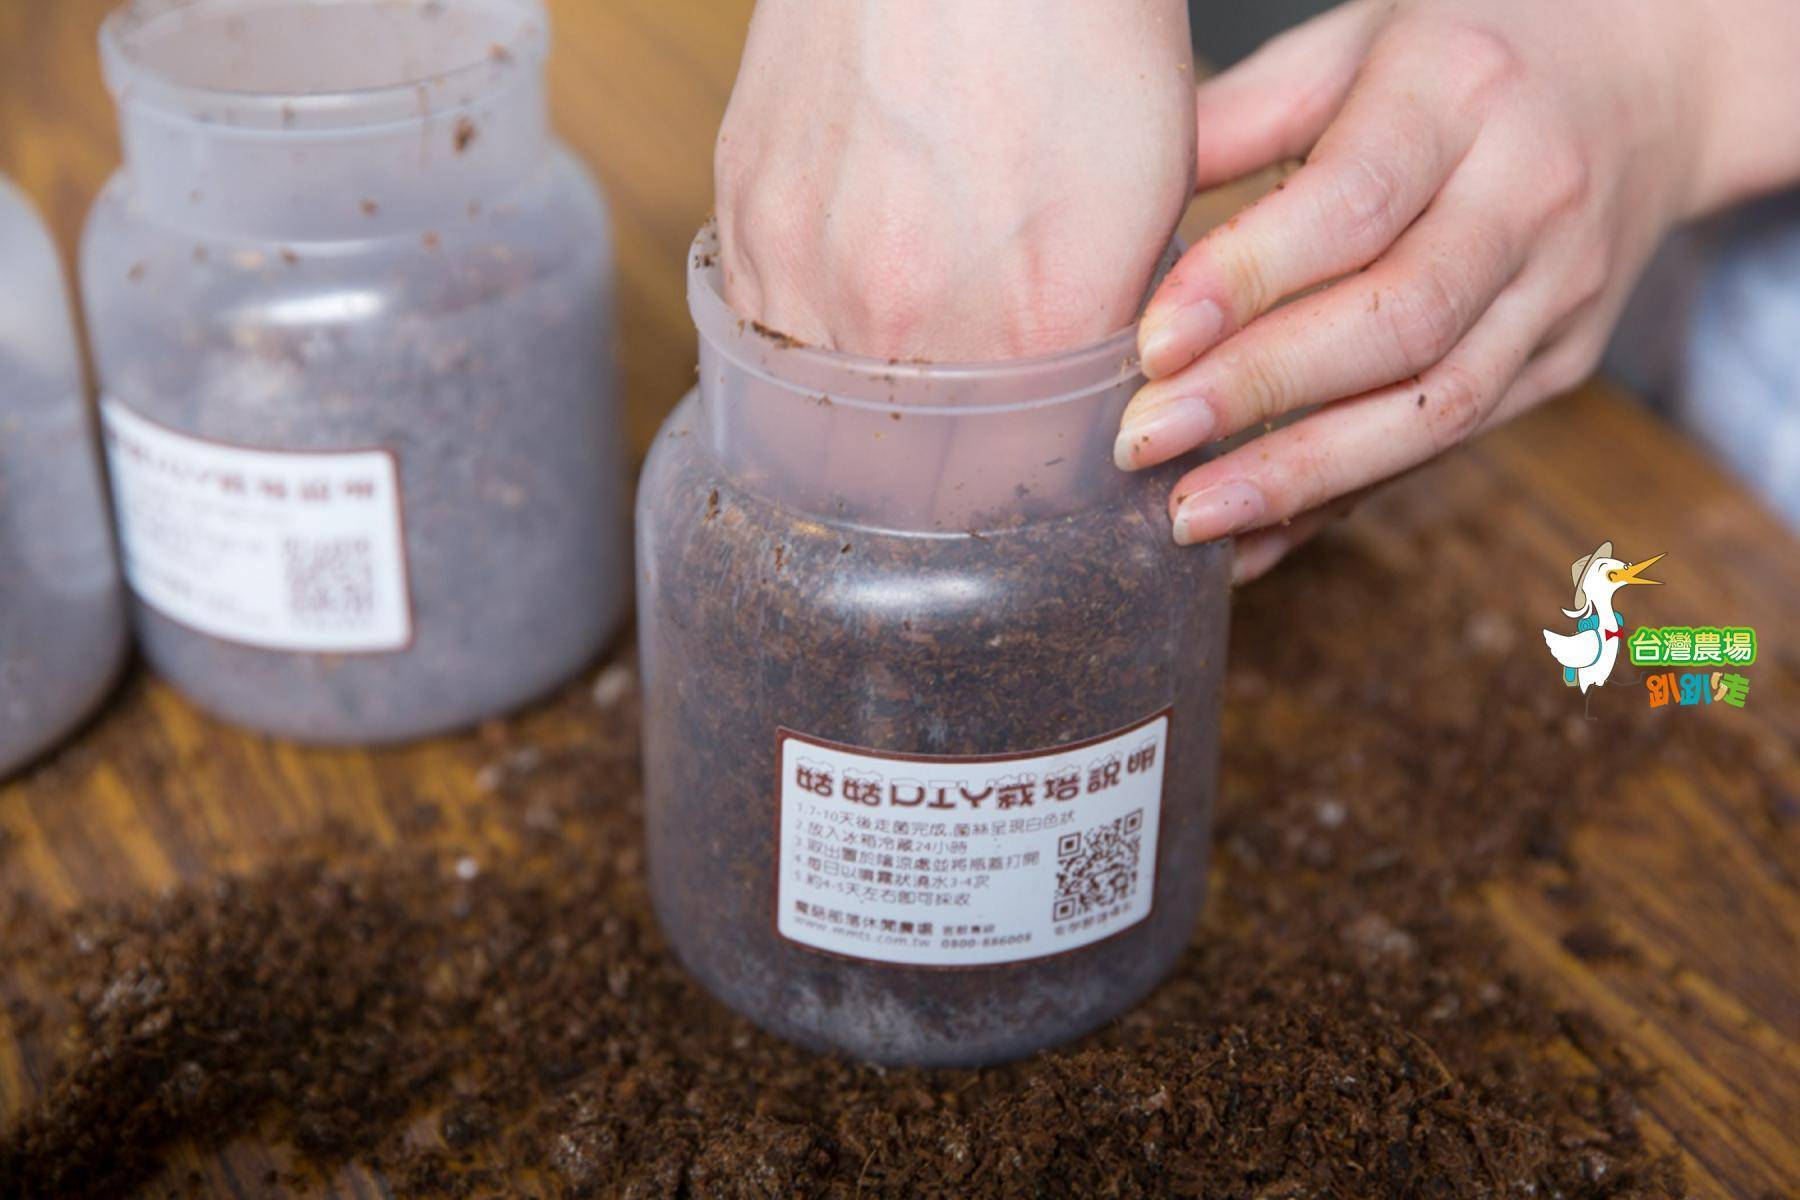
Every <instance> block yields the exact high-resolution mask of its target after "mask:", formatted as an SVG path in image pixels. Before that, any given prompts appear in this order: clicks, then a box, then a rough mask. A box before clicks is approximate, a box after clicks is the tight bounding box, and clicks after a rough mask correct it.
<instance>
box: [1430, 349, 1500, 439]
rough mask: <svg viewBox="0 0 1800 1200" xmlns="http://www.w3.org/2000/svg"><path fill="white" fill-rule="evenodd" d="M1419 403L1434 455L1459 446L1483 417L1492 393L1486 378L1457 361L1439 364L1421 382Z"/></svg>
mask: <svg viewBox="0 0 1800 1200" xmlns="http://www.w3.org/2000/svg"><path fill="white" fill-rule="evenodd" d="M1420 394H1421V395H1422V396H1423V397H1424V402H1423V404H1421V405H1420V408H1421V409H1422V413H1423V416H1424V419H1425V427H1426V429H1427V430H1428V431H1429V433H1430V435H1431V448H1432V453H1433V454H1434V455H1437V454H1442V453H1444V452H1445V451H1446V450H1449V449H1451V448H1452V447H1454V446H1459V445H1461V444H1462V443H1463V442H1465V441H1467V440H1468V439H1469V438H1470V437H1471V436H1473V435H1474V433H1475V431H1476V430H1478V429H1480V428H1481V423H1482V421H1484V420H1486V418H1487V414H1488V409H1489V408H1490V407H1491V404H1492V401H1493V400H1494V399H1495V397H1494V396H1493V395H1492V390H1491V389H1490V388H1489V387H1488V386H1487V384H1486V382H1485V381H1484V380H1483V379H1482V378H1481V377H1480V376H1479V375H1477V374H1476V373H1475V372H1474V371H1472V370H1470V369H1469V368H1468V367H1466V366H1463V365H1462V364H1460V363H1453V362H1446V363H1442V364H1440V365H1439V366H1438V368H1437V369H1436V370H1435V371H1432V372H1431V373H1430V374H1429V375H1428V376H1427V377H1426V378H1425V379H1423V380H1422V381H1421V383H1420Z"/></svg>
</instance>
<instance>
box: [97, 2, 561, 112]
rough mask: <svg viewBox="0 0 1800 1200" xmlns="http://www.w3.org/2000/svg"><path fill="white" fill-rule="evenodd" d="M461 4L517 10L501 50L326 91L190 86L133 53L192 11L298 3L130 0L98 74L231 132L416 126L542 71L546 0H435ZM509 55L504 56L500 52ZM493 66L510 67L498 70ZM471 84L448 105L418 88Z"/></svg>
mask: <svg viewBox="0 0 1800 1200" xmlns="http://www.w3.org/2000/svg"><path fill="white" fill-rule="evenodd" d="M309 2H310V3H312V4H314V5H316V6H318V7H320V8H327V7H335V6H339V5H346V6H347V5H353V4H363V3H367V2H368V0H309ZM433 2H435V3H441V4H445V5H454V6H456V7H458V8H465V9H488V10H492V11H494V12H506V13H509V14H516V15H517V16H519V17H520V22H519V26H518V29H517V30H516V31H515V33H514V34H513V36H512V37H511V38H510V39H508V40H505V41H501V42H497V43H496V50H495V51H490V53H488V54H486V55H484V56H482V57H481V58H477V59H473V60H470V61H468V62H465V63H460V64H458V65H455V66H452V67H449V68H447V69H446V70H443V71H437V72H432V73H430V74H425V75H421V76H419V77H418V78H415V79H406V80H400V81H397V82H394V83H384V84H376V85H373V86H370V87H363V88H348V89H340V90H335V91H320V92H287V91H250V90H242V89H234V88H220V87H211V86H207V85H202V84H193V83H186V82H183V81H182V80H180V79H178V78H176V77H174V76H172V75H170V74H169V73H167V72H165V71H161V70H159V69H157V68H154V67H151V66H149V65H147V64H146V63H144V62H143V61H141V60H140V59H139V58H138V57H136V55H135V54H134V53H133V43H134V41H135V40H136V39H138V38H139V37H141V36H142V35H143V34H144V33H145V32H146V31H148V30H151V29H154V28H156V27H157V26H159V25H161V24H162V23H163V22H166V21H172V20H188V19H192V17H193V16H194V15H195V14H204V13H243V12H247V11H252V10H255V9H259V8H274V7H282V6H288V5H291V4H292V3H293V0H189V2H186V3H177V4H172V5H170V6H169V7H166V8H159V9H157V10H156V11H153V12H147V11H143V10H144V8H145V6H144V5H143V4H141V3H139V2H137V0H128V2H127V3H125V4H122V5H120V6H119V7H118V8H116V9H114V10H113V11H112V12H111V13H109V14H108V15H107V17H106V19H105V20H104V21H102V22H101V24H100V63H101V72H102V74H103V75H104V77H105V79H106V83H107V86H108V88H109V89H110V90H111V91H112V93H113V95H114V97H115V98H116V99H117V100H118V101H119V102H120V103H121V104H124V103H126V102H128V101H129V102H131V103H141V104H143V105H145V106H146V107H148V108H151V109H153V110H155V111H157V112H158V113H160V114H162V115H164V116H166V117H168V118H171V119H175V120H185V121H188V122H191V123H193V124H197V125H207V126H209V127H217V128H220V129H221V130H230V131H232V132H244V133H256V132H268V133H278V134H286V135H291V134H296V133H305V132H309V131H345V130H354V129H370V128H379V127H384V126H390V125H412V124H417V123H419V122H421V121H424V120H427V119H431V118H435V117H440V116H442V115H443V114H444V112H445V111H447V110H454V109H455V108H460V107H463V106H464V105H466V104H468V103H470V102H472V101H473V100H476V99H486V98H491V97H492V96H494V95H497V94H499V93H500V92H502V91H505V90H507V89H508V88H509V87H510V86H511V82H512V80H514V79H520V78H527V77H528V76H529V73H530V72H533V71H535V70H538V69H539V68H541V66H542V64H543V62H544V60H545V58H546V57H547V56H548V53H549V22H548V18H547V14H546V13H545V11H544V7H543V5H542V3H541V2H540V0H433ZM501 52H503V53H501ZM497 68H505V69H506V72H505V74H504V75H501V74H499V73H498V72H497ZM468 84H474V85H475V89H474V91H473V92H471V93H468V94H466V95H464V96H462V97H461V98H459V99H458V100H457V101H456V102H454V103H452V104H449V105H444V106H436V105H429V104H428V105H423V106H422V105H421V103H420V89H421V88H423V87H432V88H436V89H450V88H457V87H459V85H468Z"/></svg>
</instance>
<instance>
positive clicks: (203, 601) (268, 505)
mask: <svg viewBox="0 0 1800 1200" xmlns="http://www.w3.org/2000/svg"><path fill="white" fill-rule="evenodd" d="M101 424H102V426H103V427H104V430H105V440H106V456H107V462H108V464H109V465H110V466H111V468H112V485H113V497H114V501H115V503H116V506H117V509H118V517H119V549H120V554H121V557H122V558H123V560H124V567H125V577H126V579H127V581H128V582H129V583H130V584H131V590H132V591H133V592H134V593H135V594H136V595H137V596H138V598H139V599H141V600H142V601H143V602H144V603H145V604H147V605H149V606H150V607H151V608H154V609H155V610H157V611H158V612H160V613H161V614H162V615H164V616H165V617H168V618H169V619H170V620H172V621H177V622H180V623H181V624H183V625H186V626H188V627H189V628H191V629H195V630H198V631H199V632H201V633H205V634H210V635H212V636H213V637H218V638H223V639H225V640H228V641H233V642H240V643H243V644H245V645H250V646H257V647H262V648H267V649H272V650H292V651H301V652H314V653H339V654H355V653H373V652H379V651H387V650H402V649H405V648H406V646H407V645H409V644H410V643H411V641H412V602H411V599H410V597H409V595H408V592H407V579H406V549H405V540H404V537H403V532H402V525H401V519H400V478H399V468H398V465H397V463H396V460H395V458H394V455H393V454H392V453H390V452H389V451H386V450H351V451H325V452H312V451H302V452H291V451H274V450H259V449H255V448H252V447H248V446H232V445H227V444H224V443H221V442H213V441H206V440H203V439H200V438H195V437H190V436H188V435H186V434H181V433H176V432H174V431H173V430H170V429H166V428H164V427H163V426H161V425H158V424H156V423H154V422H152V421H149V420H146V419H145V418H143V417H141V416H139V415H137V414H136V413H134V412H132V411H131V410H130V409H128V408H126V407H125V406H124V405H123V404H120V403H119V402H118V401H117V400H113V399H111V398H108V399H106V400H104V401H102V403H101Z"/></svg>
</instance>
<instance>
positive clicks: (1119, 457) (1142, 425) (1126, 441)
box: [1113, 392, 1218, 471]
mask: <svg viewBox="0 0 1800 1200" xmlns="http://www.w3.org/2000/svg"><path fill="white" fill-rule="evenodd" d="M1138 395H1139V396H1142V395H1143V393H1142V392H1139V393H1138ZM1217 424H1218V421H1217V420H1216V419H1215V418H1214V416H1213V408H1212V405H1210V404H1208V403H1207V402H1206V401H1205V400H1202V399H1201V398H1200V397H1199V396H1172V397H1170V398H1169V399H1167V400H1159V401H1156V402H1154V403H1151V404H1147V405H1142V406H1140V405H1139V404H1138V403H1137V402H1136V401H1135V400H1134V401H1133V402H1132V403H1131V405H1130V406H1128V407H1127V408H1126V409H1125V417H1124V419H1123V420H1122V421H1120V423H1119V436H1118V439H1117V440H1116V441H1114V442H1113V462H1115V463H1117V464H1118V465H1119V470H1121V471H1135V470H1137V469H1138V468H1139V467H1141V466H1143V465H1144V464H1145V463H1150V462H1163V461H1165V460H1167V459H1171V458H1174V457H1175V456H1176V455H1177V454H1182V453H1185V452H1187V451H1189V450H1192V449H1193V448H1194V447H1195V446H1198V445H1200V444H1201V443H1202V442H1205V441H1206V440H1207V439H1208V438H1210V437H1212V431H1213V427H1214V426H1215V425H1217Z"/></svg>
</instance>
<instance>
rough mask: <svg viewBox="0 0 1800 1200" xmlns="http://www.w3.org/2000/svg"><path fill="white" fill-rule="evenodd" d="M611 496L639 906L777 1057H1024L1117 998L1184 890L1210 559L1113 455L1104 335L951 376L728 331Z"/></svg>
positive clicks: (1213, 641) (1208, 619) (1217, 584)
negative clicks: (648, 892)
mask: <svg viewBox="0 0 1800 1200" xmlns="http://www.w3.org/2000/svg"><path fill="white" fill-rule="evenodd" d="M688 301H689V306H690V308H691V310H692V313H693V316H694V320H695V323H696V325H697V326H698V328H699V333H700V384H699V387H698V389H697V390H696V391H695V392H694V393H692V394H690V395H689V396H688V397H687V398H685V399H684V400H683V401H682V402H681V404H680V406H679V407H678V408H677V409H676V410H675V412H674V413H673V415H672V416H670V418H669V420H668V422H667V423H666V424H665V426H664V427H663V430H662V433H661V434H660V436H659V437H658V438H657V441H656V444H655V446H654V448H653V450H652V452H651V455H650V459H649V462H648V463H647V464H646V466H645V469H644V475H643V479H642V481H641V483H640V486H639V491H638V562H639V581H638V605H639V622H640V640H641V647H642V656H643V673H644V686H645V705H646V710H645V718H644V719H645V729H644V739H645V755H646V757H645V767H646V771H647V779H646V789H647V791H646V809H647V815H648V825H649V863H650V872H651V885H652V889H653V892H654V897H655V902H656V907H657V912H658V914H659V917H660V919H661V922H662V926H663V930H664V932H665V934H666V935H667V936H668V938H669V940H670V941H671V942H672V943H673V945H674V947H675V949H676V951H677V952H678V953H679V955H680V956H681V959H682V961H683V962H684V963H686V965H687V966H688V967H689V969H690V970H692V971H693V972H694V973H695V974H696V975H698V976H699V978H700V979H701V980H702V981H703V982H704V983H705V984H706V985H707V986H708V987H709V988H710V989H712V991H713V992H714V993H716V994H717V995H718V996H719V997H720V998H722V999H723V1000H725V1001H726V1002H727V1003H729V1004H730V1005H732V1006H733V1007H735V1008H736V1009H738V1010H739V1011H741V1012H743V1013H745V1014H746V1015H748V1016H749V1017H751V1018H752V1019H754V1020H755V1021H757V1022H758V1023H759V1024H761V1025H764V1026H765V1027H767V1028H769V1029H771V1030H774V1031H776V1032H778V1033H781V1034H783V1035H785V1036H787V1037H790V1038H793V1039H795V1040H798V1041H800V1042H803V1043H806V1044H809V1045H812V1046H815V1047H821V1048H830V1049H837V1050H842V1051H845V1052H848V1053H850V1054H853V1055H856V1056H858V1057H864V1058H869V1059H874V1060H878V1061H883V1062H895V1063H923V1064H974V1063H983V1062H990V1061H995V1060H1000V1059H1005V1058H1009V1057H1013V1056H1017V1055H1021V1054H1026V1053H1029V1052H1031V1051H1034V1050H1037V1049H1039V1048H1041V1047H1044V1046H1047V1045H1050V1044H1052V1043H1055V1042H1059V1041H1062V1040H1064V1039H1067V1038H1070V1037H1073V1036H1075V1035H1077V1034H1080V1033H1082V1032H1084V1031H1087V1030H1090V1029H1092V1028H1094V1027H1096V1026H1098V1025H1100V1024H1101V1023H1103V1022H1105V1021H1106V1020H1108V1019H1109V1018H1111V1017H1113V1016H1116V1015H1117V1014H1118V1013H1120V1012H1121V1011H1123V1010H1124V1009H1126V1008H1127V1007H1129V1006H1130V1005H1131V1004H1133V1003H1134V1002H1135V1001H1137V1000H1138V999H1139V998H1140V997H1141V996H1142V995H1143V994H1144V993H1145V992H1147V991H1148V990H1149V989H1150V988H1151V987H1152V986H1154V985H1155V983H1156V982H1157V981H1158V980H1159V979H1160V978H1161V977H1162V976H1163V974H1164V973H1165V972H1166V971H1167V970H1168V969H1169V968H1170V966H1171V965H1172V963H1173V962H1174V960H1175V958H1176V956H1177V955H1178V954H1179V953H1180V952H1181V949H1182V947H1183V945H1184V944H1185V943H1186V941H1187V939H1188V937H1189V936H1190V934H1191V933H1192V930H1193V927H1194V923H1195V918H1196V916H1197V914H1198V912H1199V909H1200V905H1201V901H1202V898H1203V897H1204V895H1205V890H1206V873H1207V856H1208V848H1209V822H1210V817H1211V811H1212V800H1213V791H1214V786H1215V777H1216V760H1217V752H1218V721H1217V718H1218V708H1219V701H1220V687H1221V674H1222V670H1223V667H1224V658H1225V636H1226V626H1227V614H1228V568H1229V550H1228V549H1227V548H1226V547H1225V546H1224V545H1223V544H1214V545H1209V546H1202V547H1196V548H1192V549H1185V550H1184V549H1181V548H1178V547H1177V546H1176V545H1175V544H1174V543H1173V541H1172V540H1171V537H1170V533H1169V519H1168V515H1167V511H1166V508H1165V505H1166V498H1167V493H1168V488H1169V486H1170V483H1171V476H1172V473H1173V472H1174V471H1176V470H1178V469H1179V468H1178V467H1170V468H1167V469H1165V470H1161V471H1153V472H1147V473H1141V474H1136V475H1128V474H1125V473H1123V472H1120V471H1118V470H1117V469H1116V468H1114V466H1113V465H1112V449H1111V448H1112V441H1113V435H1114V433H1115V432H1116V429H1117V422H1118V418H1119V414H1120V413H1121V411H1122V410H1123V408H1124V405H1125V402H1126V401H1127V400H1128V399H1129V397H1130V395H1131V393H1132V391H1133V389H1134V388H1135V387H1136V386H1137V385H1138V384H1139V383H1140V382H1141V381H1140V378H1139V376H1138V373H1137V364H1136V358H1135V354H1134V349H1133V334H1132V332H1131V331H1129V330H1128V331H1124V332H1121V333H1119V334H1118V335H1116V336H1114V337H1112V338H1109V339H1107V340H1106V341H1104V342H1101V343H1099V344H1097V345H1094V346H1091V347H1088V348H1086V349H1082V350H1078V351H1075V352H1072V353H1067V354H1061V355H1056V356H1052V357H1048V358H1042V359H1034V360H1029V361H1019V362H1009V363H992V364H976V365H964V366H949V365H926V364H914V363H889V362H881V361H874V360H868V359H860V358H854V357H849V356H845V355H840V354H835V353H829V352H825V351H821V350H817V349H813V348H808V347H805V346H800V345H796V344H794V343H792V342H791V341H789V340H788V339H785V338H782V337H781V336H780V335H778V334H773V333H771V332H769V331H767V330H764V329H762V328H760V327H759V326H757V325H755V324H754V323H751V322H746V321H744V320H743V319H741V318H740V317H738V316H737V315H736V314H735V313H734V312H732V311H731V310H730V309H729V308H728V307H727V306H726V304H725V302H724V301H723V299H722V298H721V295H720V292H719V269H718V267H717V265H716V258H715V245H714V243H713V241H712V237H711V234H710V232H707V233H703V234H702V236H701V239H700V240H699V242H697V243H696V246H695V249H694V253H693V258H692V260H691V264H690V270H689V276H688Z"/></svg>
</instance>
